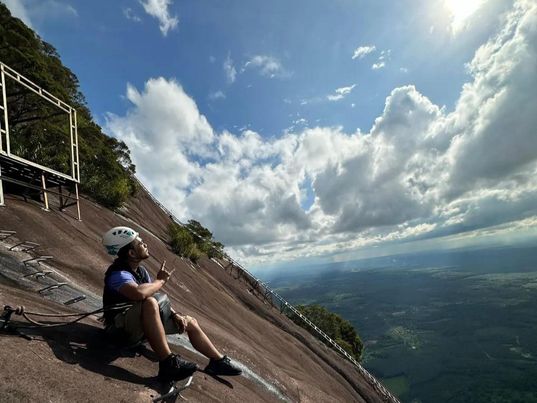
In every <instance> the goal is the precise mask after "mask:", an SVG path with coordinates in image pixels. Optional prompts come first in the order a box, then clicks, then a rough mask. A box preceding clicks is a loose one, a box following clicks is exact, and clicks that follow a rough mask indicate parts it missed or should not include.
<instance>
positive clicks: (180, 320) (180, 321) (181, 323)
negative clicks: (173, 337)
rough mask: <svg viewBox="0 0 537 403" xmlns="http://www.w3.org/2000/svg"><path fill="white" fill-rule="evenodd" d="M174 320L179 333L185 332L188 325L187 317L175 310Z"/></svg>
mask: <svg viewBox="0 0 537 403" xmlns="http://www.w3.org/2000/svg"><path fill="white" fill-rule="evenodd" d="M173 320H174V321H175V324H176V325H177V329H178V331H179V334H181V333H183V332H184V331H185V330H186V327H187V325H188V319H187V317H186V316H182V315H179V314H178V313H177V312H175V313H174V314H173Z"/></svg>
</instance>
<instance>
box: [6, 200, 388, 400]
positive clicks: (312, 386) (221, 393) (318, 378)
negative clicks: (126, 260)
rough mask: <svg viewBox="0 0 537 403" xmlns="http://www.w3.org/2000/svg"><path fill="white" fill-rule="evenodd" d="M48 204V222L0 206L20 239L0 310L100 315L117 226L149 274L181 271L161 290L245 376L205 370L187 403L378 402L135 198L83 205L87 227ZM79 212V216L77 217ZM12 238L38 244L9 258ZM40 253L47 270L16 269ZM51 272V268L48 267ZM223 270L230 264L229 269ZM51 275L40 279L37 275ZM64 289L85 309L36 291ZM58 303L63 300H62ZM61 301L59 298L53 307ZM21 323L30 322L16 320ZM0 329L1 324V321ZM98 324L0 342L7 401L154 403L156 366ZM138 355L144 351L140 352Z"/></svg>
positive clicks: (18, 204) (90, 321)
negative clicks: (136, 236) (130, 233)
mask: <svg viewBox="0 0 537 403" xmlns="http://www.w3.org/2000/svg"><path fill="white" fill-rule="evenodd" d="M54 203H55V201H54V200H51V204H52V209H51V211H48V212H45V211H43V210H42V209H41V206H40V205H39V204H38V203H36V202H33V201H23V200H22V198H19V197H17V196H12V195H6V206H5V207H0V230H12V231H16V235H15V237H11V238H9V239H7V240H5V241H0V303H1V304H2V306H3V305H10V306H20V305H24V306H25V309H26V310H27V311H34V312H44V313H77V312H87V311H90V310H92V309H94V308H95V306H98V305H99V303H100V300H99V298H100V295H101V292H102V284H103V276H104V272H105V270H106V268H107V267H108V265H109V264H110V262H111V258H110V256H108V255H107V254H106V252H105V250H104V248H103V247H102V246H101V235H102V234H103V233H104V232H105V231H106V230H107V229H109V228H111V227H113V226H117V225H128V226H131V227H133V228H135V229H137V230H138V231H140V233H141V236H142V237H143V239H144V241H146V243H147V244H148V246H149V250H150V253H151V255H152V256H151V258H150V259H148V261H147V262H146V263H147V265H146V266H147V268H148V270H149V271H150V272H151V274H152V275H153V276H154V275H155V274H156V271H157V270H158V268H159V266H160V265H159V262H161V261H162V260H164V259H166V260H167V267H168V268H172V267H175V268H176V271H175V273H174V274H173V276H172V279H171V280H170V281H169V282H168V283H167V284H166V286H165V288H164V291H165V292H167V293H168V295H169V297H170V299H171V300H172V304H173V306H174V307H175V308H176V309H177V310H178V311H180V312H182V313H185V314H189V315H191V316H194V317H196V318H197V319H198V321H199V323H200V325H201V326H202V328H204V329H205V331H206V333H207V334H208V335H209V337H210V338H211V339H212V340H213V342H214V343H215V345H216V346H217V347H218V348H219V349H220V350H221V351H223V352H224V353H226V354H228V355H230V356H231V357H233V359H235V360H237V361H238V362H240V363H242V364H243V365H244V366H245V367H247V369H248V370H247V371H246V372H245V375H244V376H241V377H234V378H227V379H221V380H218V379H215V378H212V377H209V376H207V375H205V374H204V373H201V372H198V373H196V374H195V376H194V384H193V385H192V386H191V387H190V388H189V389H187V390H186V391H185V392H183V396H184V397H185V398H186V399H188V400H189V401H192V402H223V401H229V402H237V401H242V402H263V401H267V402H268V401H271V402H272V401H292V402H377V401H382V399H381V396H380V395H379V394H378V393H377V392H376V391H375V389H374V388H373V387H372V386H371V385H370V384H369V383H368V382H367V381H366V380H365V379H364V378H363V377H362V376H361V375H360V374H359V372H358V371H357V370H356V369H355V368H354V367H353V366H352V365H351V364H350V363H348V362H346V361H344V360H343V359H342V358H340V357H339V356H338V355H337V354H336V353H334V352H333V351H331V350H329V349H328V348H327V347H325V346H324V345H323V344H321V343H320V342H318V341H317V340H316V339H315V338H313V337H312V336H311V335H310V334H309V333H307V332H306V331H304V330H303V329H301V328H300V327H298V326H296V325H295V324H293V323H292V322H291V321H290V320H288V319H287V318H286V317H284V316H283V315H281V314H280V313H279V310H278V309H277V308H272V307H271V306H270V305H268V304H266V303H263V301H262V300H261V299H259V298H258V297H256V296H255V295H254V294H253V293H252V292H251V290H249V288H248V285H247V284H245V283H244V282H242V281H240V280H236V279H234V277H233V276H232V275H230V273H229V272H228V271H226V270H224V269H222V267H220V266H219V265H217V264H215V263H214V262H212V261H211V260H208V259H202V260H201V261H200V262H199V265H198V266H191V265H190V263H189V262H188V261H184V260H181V259H180V258H178V257H177V256H176V255H174V254H173V253H172V252H171V251H170V250H169V248H168V247H167V244H166V243H165V240H166V228H167V226H168V224H169V222H170V218H169V217H168V216H167V215H166V214H165V213H164V212H163V211H162V210H161V209H160V208H159V207H158V206H157V205H156V204H155V203H154V202H153V201H152V200H151V198H150V197H149V196H148V195H147V194H146V193H145V192H144V191H143V190H140V192H139V193H138V195H137V196H136V197H134V198H132V199H131V200H130V202H129V203H128V204H127V205H126V206H125V207H124V208H123V209H122V210H121V211H120V212H116V213H114V212H112V211H110V210H107V209H104V208H103V207H101V206H99V205H97V204H95V203H93V202H92V201H90V200H88V199H86V198H83V199H82V201H81V210H82V221H77V220H76V219H75V212H74V210H73V211H72V210H69V209H68V210H66V211H64V212H59V211H58V209H57V206H55V205H54ZM71 208H72V207H71ZM17 240H20V241H23V240H28V241H32V242H36V243H38V244H39V245H40V246H39V247H38V248H37V249H36V250H35V251H30V252H28V253H23V252H14V251H9V250H8V248H9V247H10V246H12V245H14V244H15V243H16V241H17ZM37 255H52V256H53V257H54V258H53V259H51V260H48V261H46V262H43V263H42V264H35V263H33V264H32V263H31V264H30V265H28V266H25V265H24V264H22V263H20V262H21V261H22V260H24V259H28V258H30V257H32V256H37ZM46 265H49V266H50V268H49V267H47V266H46ZM224 266H225V264H224ZM45 269H50V271H52V273H49V274H47V275H46V276H44V277H39V276H38V278H36V276H35V275H31V274H32V273H34V272H35V271H37V270H41V271H47V270H45ZM54 282H66V283H68V286H66V287H62V289H63V288H65V289H70V290H73V289H77V290H78V292H79V293H83V294H85V295H86V296H87V298H86V300H85V301H80V302H76V303H73V304H71V305H67V306H66V305H64V304H63V303H62V302H65V301H66V300H67V299H68V297H69V296H68V295H67V294H65V295H64V294H61V293H62V292H63V293H65V292H67V291H65V290H63V291H62V289H58V290H55V291H54V290H53V291H51V292H49V293H46V292H43V293H39V292H38V291H39V290H40V289H43V288H44V287H45V286H46V285H48V284H51V283H54ZM55 296H56V297H55ZM58 296H61V297H58ZM12 319H13V321H14V322H15V323H21V324H22V323H26V322H25V321H24V320H23V319H22V318H21V317H20V316H13V317H12ZM0 325H1V323H0ZM101 328H102V326H101V323H100V322H99V321H98V320H97V317H96V316H90V317H88V318H86V319H84V320H83V321H81V322H78V323H76V324H72V325H68V326H64V327H59V328H50V329H44V328H40V329H21V330H22V331H23V332H24V333H25V334H27V335H30V336H31V337H32V340H31V341H30V340H27V339H25V338H22V337H20V336H18V335H14V334H8V333H5V332H3V333H0V360H1V361H2V363H3V365H2V376H1V377H0V396H1V397H0V400H1V401H13V402H19V401H32V402H33V401H51V402H73V401H92V402H108V401H125V402H127V401H128V402H138V401H139V402H147V401H150V400H151V397H152V396H155V395H156V391H155V375H156V373H157V371H158V363H157V362H156V360H155V357H154V355H152V353H151V351H150V350H148V349H141V353H143V354H142V355H139V354H134V352H133V351H117V349H116V348H114V347H113V346H112V345H110V344H109V343H108V342H107V341H106V340H105V338H104V337H103V334H102V331H101ZM173 342H174V346H173V350H175V351H176V352H178V353H180V354H181V355H183V356H184V357H186V358H187V359H189V360H192V361H195V362H197V363H198V365H199V366H200V367H202V368H203V367H204V366H205V365H206V363H207V359H206V358H205V357H202V356H201V355H199V354H197V353H195V352H194V351H192V350H190V349H188V348H186V347H185V346H189V344H188V341H187V340H185V339H184V338H177V337H176V338H175V339H173ZM139 352H140V351H139Z"/></svg>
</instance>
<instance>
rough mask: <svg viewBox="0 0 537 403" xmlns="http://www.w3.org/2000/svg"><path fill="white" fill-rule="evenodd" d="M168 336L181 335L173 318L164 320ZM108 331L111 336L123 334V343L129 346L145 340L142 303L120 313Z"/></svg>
mask: <svg viewBox="0 0 537 403" xmlns="http://www.w3.org/2000/svg"><path fill="white" fill-rule="evenodd" d="M163 325H164V330H165V331H166V334H176V333H181V331H180V329H179V327H178V326H177V324H176V323H175V320H173V319H172V317H168V318H167V319H165V320H163ZM106 331H107V332H108V333H111V334H116V335H117V334H122V338H123V341H124V342H125V343H126V344H128V345H132V344H136V343H139V342H141V341H143V340H144V338H145V336H144V329H143V326H142V301H140V302H137V303H135V304H134V305H133V306H131V307H130V308H129V309H127V310H125V311H123V312H121V313H118V314H117V315H116V316H115V317H114V319H113V322H112V324H111V325H110V326H108V327H107V329H106ZM125 338H126V339H125Z"/></svg>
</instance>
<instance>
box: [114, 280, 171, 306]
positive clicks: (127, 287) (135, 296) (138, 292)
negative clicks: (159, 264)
mask: <svg viewBox="0 0 537 403" xmlns="http://www.w3.org/2000/svg"><path fill="white" fill-rule="evenodd" d="M164 284H166V282H165V281H164V280H159V279H157V280H155V281H153V282H152V283H144V284H140V285H138V284H136V283H134V282H131V283H125V284H123V285H122V286H121V287H120V288H119V293H120V294H121V295H123V296H124V297H126V298H128V299H130V300H133V301H143V300H144V299H146V298H147V297H150V296H152V295H153V294H154V293H156V292H157V291H158V290H160V289H161V288H162V286H164Z"/></svg>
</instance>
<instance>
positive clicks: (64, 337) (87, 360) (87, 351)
mask: <svg viewBox="0 0 537 403" xmlns="http://www.w3.org/2000/svg"><path fill="white" fill-rule="evenodd" d="M11 323H12V325H13V326H14V327H15V328H17V325H21V326H24V325H27V323H16V322H14V321H12V322H11ZM20 332H21V333H22V334H23V335H26V336H31V337H32V339H33V340H36V341H39V340H42V341H44V342H46V343H47V344H48V345H49V346H50V348H51V350H52V352H53V353H54V355H55V356H56V358H58V359H59V360H61V361H63V362H66V363H68V364H73V365H79V366H80V367H82V368H84V369H86V370H88V371H92V372H95V373H98V374H101V375H103V376H105V377H107V378H113V379H118V380H121V381H126V382H131V383H135V384H139V385H144V386H147V387H150V388H152V389H154V390H157V391H158V390H159V383H158V381H157V377H156V376H153V377H143V376H140V375H137V374H135V373H133V372H131V371H129V370H127V369H124V368H121V367H118V366H116V365H114V364H113V362H114V361H115V360H116V359H118V358H120V357H137V356H144V357H145V358H147V359H149V360H150V361H153V362H157V361H158V359H157V357H156V355H155V354H154V353H153V352H152V351H151V350H149V349H148V348H147V347H146V346H145V345H143V344H140V345H138V346H136V347H131V348H124V347H121V346H120V345H119V344H117V343H113V342H110V341H109V340H107V338H106V336H105V333H104V330H103V329H101V328H98V327H95V326H92V325H88V324H85V323H80V322H78V323H73V324H69V325H67V326H61V327H55V328H46V327H43V328H31V329H28V328H24V327H21V328H20ZM4 334H6V333H4Z"/></svg>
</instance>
